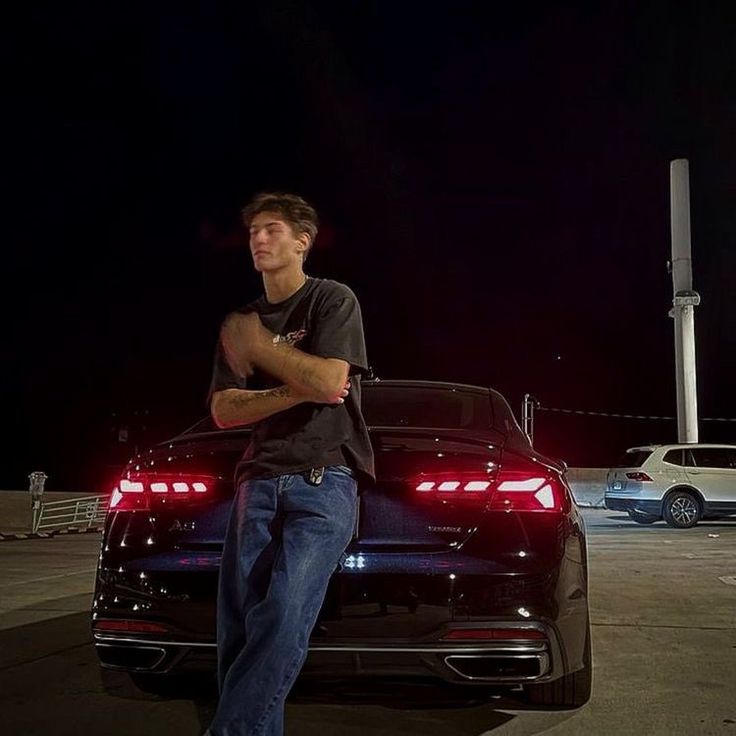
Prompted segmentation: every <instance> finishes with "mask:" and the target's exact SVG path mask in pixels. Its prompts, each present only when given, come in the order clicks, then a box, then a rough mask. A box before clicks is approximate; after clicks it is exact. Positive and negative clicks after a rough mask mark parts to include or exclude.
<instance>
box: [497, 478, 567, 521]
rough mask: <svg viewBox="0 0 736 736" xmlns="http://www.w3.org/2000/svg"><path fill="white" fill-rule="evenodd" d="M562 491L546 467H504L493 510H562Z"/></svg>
mask: <svg viewBox="0 0 736 736" xmlns="http://www.w3.org/2000/svg"><path fill="white" fill-rule="evenodd" d="M564 499H565V491H564V488H563V486H562V484H561V482H560V480H559V479H558V478H556V477H554V476H553V475H552V474H550V473H549V471H547V470H546V469H545V468H541V467H540V468H529V469H519V470H517V469H504V468H502V469H501V470H500V471H499V473H498V479H497V482H496V492H495V493H494V494H493V499H492V501H491V508H492V509H503V510H505V511H562V509H563V505H564Z"/></svg>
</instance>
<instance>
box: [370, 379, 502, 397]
mask: <svg viewBox="0 0 736 736" xmlns="http://www.w3.org/2000/svg"><path fill="white" fill-rule="evenodd" d="M361 386H363V387H364V388H374V387H376V386H387V387H396V388H401V387H412V388H434V389H445V390H447V391H457V390H458V389H459V390H461V391H470V392H473V393H482V394H487V393H489V391H493V389H489V388H485V387H483V386H474V385H472V384H469V383H452V382H449V381H421V380H417V379H413V378H387V379H381V378H374V379H371V380H369V381H362V382H361Z"/></svg>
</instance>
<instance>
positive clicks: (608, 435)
mask: <svg viewBox="0 0 736 736" xmlns="http://www.w3.org/2000/svg"><path fill="white" fill-rule="evenodd" d="M507 6H513V7H512V8H511V9H510V8H509V7H507ZM733 7H734V5H733V3H722V4H720V5H719V4H718V3H702V4H698V5H696V4H694V3H693V4H692V5H687V4H680V3H670V2H647V1H646V0H643V1H642V2H631V3H627V2H615V3H587V2H586V3H579V4H570V3H567V4H564V5H562V4H556V3H545V4H540V5H539V6H536V7H535V6H532V5H529V4H513V3H485V2H479V3H463V2H454V3H438V4H436V5H428V4H423V3H403V4H402V3H388V2H385V3H380V2H340V3H337V2H335V3H316V2H313V3H307V2H298V1H297V0H293V1H292V2H280V1H276V2H267V3H257V4H253V5H249V4H247V3H232V4H225V3H217V2H212V0H207V1H206V2H205V1H204V0H202V1H201V2H192V3H186V4H182V3H178V2H176V3H175V2H169V3H150V4H138V3H118V4H110V3H94V4H93V3H86V4H85V3H82V4H53V5H51V4H49V5H48V7H44V6H43V5H39V4H36V5H35V8H34V9H28V10H27V11H25V13H24V15H23V16H22V17H17V18H16V19H15V22H14V24H13V28H12V33H11V34H10V36H11V39H10V40H8V41H7V42H6V43H5V44H4V54H5V56H6V59H5V61H6V65H5V66H6V70H7V72H8V74H7V78H6V83H5V94H4V97H5V103H6V104H5V106H4V107H5V115H4V118H5V119H4V123H5V127H6V132H5V136H4V142H5V151H4V157H3V158H4V169H5V172H6V180H7V181H8V183H9V194H8V195H6V197H5V203H6V205H8V208H7V213H6V215H5V217H4V221H5V227H6V237H5V238H4V241H5V243H4V249H3V250H4V252H5V253H6V254H8V256H9V257H8V256H6V258H5V265H4V267H3V279H2V283H3V289H2V293H3V305H2V306H3V315H4V317H5V328H4V330H3V333H4V338H5V339H4V342H5V349H4V350H3V360H2V366H3V371H4V375H3V380H2V389H3V394H4V395H3V407H7V408H6V410H5V411H4V412H3V414H4V417H3V420H4V425H5V427H6V430H8V434H9V436H8V438H7V439H6V441H5V443H4V452H3V463H2V466H0V488H23V487H27V478H26V476H27V474H28V473H29V472H30V471H31V470H37V469H42V470H45V471H46V472H47V473H48V474H49V476H50V480H49V483H48V485H49V487H50V488H57V489H60V488H74V489H83V490H89V491H103V490H106V488H105V484H106V483H107V482H108V478H109V474H110V471H111V468H114V465H115V464H116V463H120V462H123V461H124V460H126V459H127V458H128V457H129V456H130V454H131V452H132V450H133V448H134V447H135V446H136V445H137V446H145V445H146V444H148V443H151V442H154V441H158V440H162V439H165V438H166V437H168V436H170V435H172V434H174V433H176V432H178V431H179V430H181V429H184V428H185V427H187V426H188V425H189V424H191V423H193V422H194V421H196V420H197V419H199V418H200V417H202V416H203V415H204V414H205V412H206V406H205V397H206V392H207V386H208V383H209V378H210V369H211V362H212V354H213V350H214V344H215V339H216V335H217V329H218V326H219V323H220V321H221V319H222V317H223V316H224V314H225V313H226V312H227V311H228V310H230V309H232V308H234V307H237V306H239V305H241V304H244V303H246V302H248V301H250V300H251V299H253V298H255V297H256V296H257V295H258V294H259V292H260V288H261V281H260V276H259V275H258V274H257V273H256V272H255V271H254V270H253V267H252V262H251V259H250V255H249V253H248V250H247V240H246V236H245V233H244V230H243V228H242V226H241V224H240V220H239V210H240V208H241V206H242V205H243V204H244V203H245V202H246V201H247V200H248V199H249V198H250V197H251V196H252V195H253V194H254V193H255V192H257V191H262V190H269V189H281V190H287V191H296V192H298V193H301V194H302V195H303V196H305V197H306V198H308V199H309V200H310V201H312V202H313V204H314V205H315V206H316V207H317V209H318V210H319V212H320V214H321V217H322V219H323V222H324V225H323V228H322V231H321V233H320V236H319V237H318V240H317V243H316V245H315V248H314V249H313V251H312V254H311V255H310V257H309V259H308V261H307V264H306V269H305V270H306V271H307V273H308V274H310V275H313V276H321V277H329V278H335V279H337V280H340V281H343V282H345V283H347V284H348V285H350V286H351V288H352V289H353V290H354V291H355V292H356V294H357V295H358V298H359V299H360V302H361V305H362V309H363V316H364V324H365V331H366V340H367V345H368V352H369V361H370V363H371V364H372V366H373V368H374V370H375V372H376V373H377V375H378V376H379V377H381V378H424V379H438V380H447V381H460V382H466V383H474V384H479V385H486V386H493V387H494V388H496V389H498V390H500V391H501V392H502V393H503V394H504V395H505V396H506V397H507V399H508V400H509V402H510V403H511V405H512V407H513V408H514V410H515V412H517V414H518V413H519V408H520V403H521V399H522V396H523V394H524V393H526V392H530V393H532V394H534V395H535V396H536V397H537V398H538V399H539V401H540V402H541V403H542V405H543V406H545V407H559V408H569V409H581V410H589V411H603V412H606V411H608V412H614V413H633V414H644V415H667V416H671V415H674V414H675V411H676V405H675V379H674V347H673V345H674V340H673V325H672V320H671V319H670V318H669V317H668V310H669V308H670V306H671V299H672V285H671V277H670V276H669V274H668V272H667V269H666V262H667V260H668V259H669V258H670V230H669V162H670V160H671V159H674V158H679V157H685V158H688V159H689V160H690V172H691V181H690V184H691V191H692V234H693V270H694V288H695V289H696V290H697V291H698V292H699V293H700V294H701V297H702V304H701V306H700V307H698V308H697V310H696V339H697V351H698V388H699V396H698V399H699V409H700V415H701V416H703V417H736V391H735V390H734V376H736V206H735V202H736V42H734V39H735V38H736V13H735V12H734V10H733V9H732V8H733ZM126 428H127V430H128V435H127V441H125V442H121V441H120V439H121V434H120V430H121V429H126ZM676 434H677V432H676V423H675V422H672V421H670V422H667V421H659V422H657V421H644V420H622V419H612V418H611V419H601V418H595V417H589V418H582V417H570V416H563V415H559V414H553V413H549V412H539V413H538V414H537V423H536V444H537V446H538V448H539V449H540V450H542V451H544V452H548V453H551V454H554V455H556V456H559V457H562V458H564V459H566V460H567V461H568V462H569V463H570V464H571V465H599V464H607V463H608V462H610V461H611V460H613V459H614V458H615V457H616V456H618V455H619V454H620V453H621V452H622V451H623V450H624V449H625V448H626V447H627V446H630V445H632V444H636V443H639V442H647V441H658V442H667V441H674V440H676ZM700 436H701V440H705V441H707V440H711V441H731V442H734V441H736V422H731V423H715V422H702V423H701V425H700ZM122 438H125V435H122Z"/></svg>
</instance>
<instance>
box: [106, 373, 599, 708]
mask: <svg viewBox="0 0 736 736" xmlns="http://www.w3.org/2000/svg"><path fill="white" fill-rule="evenodd" d="M363 411H364V415H365V418H366V422H367V424H368V426H369V430H370V435H371V439H372V443H373V448H374V451H375V458H376V474H377V481H376V483H375V485H372V486H370V487H366V488H364V489H363V491H362V493H361V495H360V496H359V498H358V503H359V513H358V519H357V522H356V529H355V534H354V538H353V539H352V541H351V542H350V544H349V546H348V548H347V550H346V551H345V554H344V555H343V557H342V559H341V561H340V563H339V565H338V566H337V568H336V569H335V571H334V573H333V576H332V579H331V581H330V585H329V587H328V591H327V595H326V598H325V602H324V605H323V607H322V610H321V611H320V615H319V619H318V621H317V624H316V625H315V627H314V629H313V631H312V634H311V638H310V642H309V655H308V658H307V661H306V664H305V666H304V669H303V671H302V675H301V676H303V677H310V676H311V675H313V674H319V675H323V676H324V675H331V676H332V675H335V676H345V675H351V674H363V675H365V674H375V675H392V676H396V675H408V676H415V675H428V676H433V677H439V678H442V679H443V680H445V681H447V682H448V683H457V684H460V685H462V684H471V685H476V686H477V685H484V686H485V685H487V686H488V687H489V688H493V689H494V690H497V689H498V688H500V687H518V686H520V685H521V686H523V689H524V691H525V693H526V694H527V695H528V697H529V698H530V699H531V701H532V702H535V703H541V704H546V705H553V706H562V707H577V706H580V705H582V704H583V703H585V702H586V701H587V700H588V699H589V697H590V691H591V680H592V665H591V637H590V617H589V610H588V570H587V551H586V542H585V529H584V524H583V520H582V518H581V516H580V513H579V511H578V509H577V507H576V505H575V503H574V501H573V499H572V494H571V492H570V489H569V487H568V485H567V482H566V480H565V477H564V469H565V466H564V464H563V463H561V462H560V461H556V460H552V459H550V458H546V457H544V456H542V455H540V454H539V453H537V452H536V451H535V450H534V449H533V448H532V447H531V445H530V444H529V441H528V439H527V437H526V436H525V435H524V433H523V432H522V431H521V429H520V427H519V425H518V424H517V422H516V420H515V419H514V416H513V414H512V412H511V409H510V408H509V405H508V403H507V402H506V400H505V399H504V398H503V397H502V396H501V395H500V394H499V393H498V392H496V391H494V390H492V389H487V388H479V387H476V386H467V385H461V384H450V383H436V382H425V381H394V380H391V381H367V382H364V383H363ZM249 434H250V433H249V430H248V428H247V427H245V428H236V429H227V430H222V429H217V428H216V427H215V426H214V424H213V423H212V421H211V420H210V419H204V420H202V421H201V422H199V423H198V424H196V425H195V426H194V427H192V428H190V429H189V430H187V431H186V432H184V433H183V434H181V435H179V436H177V437H175V438H174V439H172V440H169V441H167V442H164V443H162V444H160V445H157V446H156V447H153V448H152V449H149V450H147V451H145V452H143V453H141V454H140V455H139V456H138V457H136V458H135V459H134V460H132V461H131V463H130V465H129V466H128V467H127V469H126V471H125V473H124V474H123V477H122V478H121V479H120V481H119V482H118V484H117V486H116V488H115V489H114V491H113V494H112V497H111V500H110V511H109V513H108V516H107V520H106V523H105V529H104V536H103V540H102V549H101V553H100V557H99V564H98V568H97V580H96V586H95V594H94V601H93V608H92V630H93V635H94V642H95V647H96V651H97V655H98V657H99V659H100V662H101V664H102V666H103V667H109V668H114V669H118V670H125V671H127V672H130V673H132V674H133V676H134V679H135V680H136V681H137V682H138V683H139V684H141V683H143V686H145V687H152V686H153V687H155V685H156V683H159V684H162V683H164V682H166V680H167V679H168V678H169V677H171V676H172V675H176V674H177V673H183V672H189V671H197V670H199V671H201V670H211V671H214V669H215V663H216V646H215V603H216V591H217V574H218V568H219V564H220V554H221V549H222V543H223V538H224V534H225V527H226V521H227V518H228V513H229V510H230V505H231V499H232V497H233V494H234V483H233V474H234V467H235V463H236V461H237V460H238V458H239V457H240V455H241V454H242V452H243V449H244V447H245V445H246V443H247V442H248V441H249Z"/></svg>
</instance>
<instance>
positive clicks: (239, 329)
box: [210, 313, 350, 428]
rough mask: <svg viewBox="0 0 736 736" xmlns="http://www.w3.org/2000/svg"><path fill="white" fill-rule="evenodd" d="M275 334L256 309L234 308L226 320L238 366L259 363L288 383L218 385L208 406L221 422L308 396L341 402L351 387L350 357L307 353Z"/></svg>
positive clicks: (225, 339)
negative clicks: (264, 386)
mask: <svg viewBox="0 0 736 736" xmlns="http://www.w3.org/2000/svg"><path fill="white" fill-rule="evenodd" d="M273 337H274V336H273V334H272V333H271V332H269V331H268V330H267V329H266V328H265V327H264V326H263V324H262V323H261V320H260V319H259V317H258V315H257V314H255V313H252V314H247V315H243V314H234V315H230V316H229V317H228V318H227V319H226V320H225V322H224V324H223V326H222V329H221V331H220V339H221V341H222V346H223V350H224V352H225V355H226V358H227V361H228V363H229V364H230V366H231V368H232V369H233V370H234V372H236V373H238V374H240V375H250V374H251V373H252V372H253V367H254V366H258V368H260V369H261V370H263V371H264V372H266V373H268V374H270V375H272V376H274V377H276V378H278V379H279V380H281V381H283V382H284V385H283V386H278V387H276V388H272V389H266V390H265V391H250V390H248V389H237V388H229V389H225V390H223V391H216V392H215V393H214V394H213V396H212V402H211V404H210V411H211V413H212V418H213V419H214V421H215V423H216V424H217V426H218V427H223V428H224V427H233V426H237V425H242V424H252V423H253V422H257V421H259V420H260V419H265V418H266V417H269V416H271V415H272V414H276V413H277V412H280V411H284V409H289V408H291V407H292V406H296V405H297V404H300V403H302V402H307V401H309V402H318V403H323V404H341V403H343V400H344V398H345V396H347V394H348V389H349V388H350V384H349V383H348V372H349V369H350V365H349V364H348V363H347V362H346V361H344V360H340V359H338V358H320V357H318V356H316V355H309V354H308V353H305V352H303V351H301V350H299V349H298V348H295V347H294V346H292V345H289V344H287V343H284V342H278V343H274V342H273Z"/></svg>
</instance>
